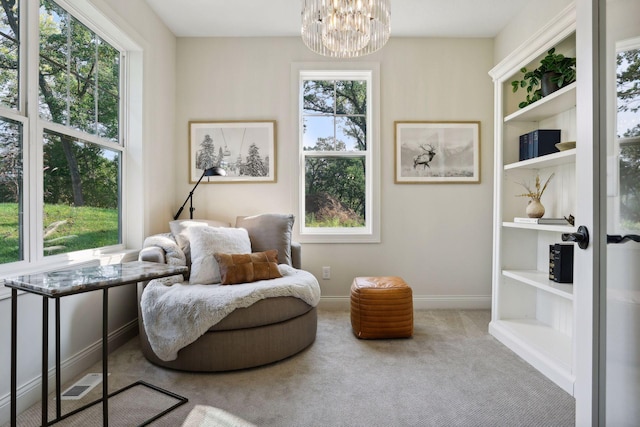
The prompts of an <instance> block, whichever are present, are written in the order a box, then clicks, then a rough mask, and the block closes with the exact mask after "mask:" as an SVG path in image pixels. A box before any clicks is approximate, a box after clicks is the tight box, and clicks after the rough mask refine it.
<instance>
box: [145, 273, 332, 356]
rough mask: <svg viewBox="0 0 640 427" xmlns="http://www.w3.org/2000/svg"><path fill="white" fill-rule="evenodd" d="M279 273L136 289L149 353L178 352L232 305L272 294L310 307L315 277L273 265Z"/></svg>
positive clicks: (316, 296)
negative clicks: (250, 279)
mask: <svg viewBox="0 0 640 427" xmlns="http://www.w3.org/2000/svg"><path fill="white" fill-rule="evenodd" d="M278 269H279V270H280V273H281V274H282V276H283V277H281V278H278V279H271V280H260V281H258V282H253V283H244V284H241V285H190V284H189V282H181V280H182V278H181V276H172V277H171V278H169V279H171V281H172V282H173V285H172V286H167V285H168V284H170V283H167V280H166V279H165V280H152V281H151V282H149V284H148V285H147V287H146V288H145V289H144V292H143V293H142V299H141V302H140V305H141V308H142V319H143V321H144V327H145V331H146V333H147V336H148V338H149V343H150V344H151V348H152V349H153V352H154V353H155V354H156V355H157V356H158V357H159V358H160V359H162V360H164V361H170V360H175V359H176V358H177V357H178V350H180V349H181V348H183V347H186V346H187V345H189V344H191V343H192V342H194V341H195V340H197V339H198V338H199V337H200V336H202V335H203V334H204V333H205V332H207V330H208V329H209V328H211V327H212V326H213V325H215V324H216V323H218V322H219V321H221V320H222V319H224V318H225V317H226V316H227V315H229V313H231V312H232V311H233V310H235V309H236V308H242V307H249V306H250V305H252V304H254V303H255V302H257V301H259V300H261V299H265V298H272V297H282V296H287V297H288V296H291V297H296V298H300V299H301V300H303V301H304V302H306V303H307V304H309V305H310V306H312V307H315V306H316V305H318V302H319V301H320V285H319V284H318V281H317V280H316V278H315V276H313V275H312V274H311V273H309V272H307V271H304V270H297V269H295V268H292V267H289V266H287V265H284V264H281V265H279V266H278Z"/></svg>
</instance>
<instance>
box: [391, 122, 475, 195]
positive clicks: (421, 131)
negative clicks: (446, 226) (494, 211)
mask: <svg viewBox="0 0 640 427" xmlns="http://www.w3.org/2000/svg"><path fill="white" fill-rule="evenodd" d="M394 128H395V129H394V131H395V182H396V184H431V183H478V182H480V122H479V121H471V122H417V121H414V122H399V121H397V122H395V123H394Z"/></svg>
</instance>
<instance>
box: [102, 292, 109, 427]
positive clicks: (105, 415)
mask: <svg viewBox="0 0 640 427" xmlns="http://www.w3.org/2000/svg"><path fill="white" fill-rule="evenodd" d="M108 329H109V288H104V289H103V290H102V420H103V421H102V425H103V426H105V427H107V426H108V425H109V386H108V378H109V373H108V372H107V371H108V368H107V366H108V363H107V361H108V359H109V341H108Z"/></svg>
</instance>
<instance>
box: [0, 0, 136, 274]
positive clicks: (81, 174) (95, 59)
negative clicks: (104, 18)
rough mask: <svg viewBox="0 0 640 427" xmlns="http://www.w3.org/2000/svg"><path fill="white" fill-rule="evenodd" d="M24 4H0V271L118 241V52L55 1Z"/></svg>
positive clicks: (123, 152) (120, 144) (121, 113)
mask: <svg viewBox="0 0 640 427" xmlns="http://www.w3.org/2000/svg"><path fill="white" fill-rule="evenodd" d="M26 4H27V1H26V0H22V1H11V0H9V1H2V2H1V5H0V49H1V51H0V235H2V237H3V245H2V247H0V266H1V265H9V264H12V263H19V262H26V263H28V264H34V263H38V262H40V261H42V260H43V259H45V258H55V257H60V256H62V254H67V255H68V254H70V253H80V252H82V251H88V250H90V251H95V250H96V249H101V248H102V249H104V248H107V247H118V246H120V245H121V244H122V241H123V238H122V234H123V233H122V205H123V204H122V196H121V193H122V191H121V189H122V186H123V182H122V177H123V173H122V169H123V168H122V165H123V159H124V157H125V156H126V150H125V147H124V144H123V138H122V132H121V129H122V119H121V118H122V117H124V116H125V111H123V110H124V109H125V107H124V103H123V102H122V97H121V88H122V87H123V83H124V82H123V78H122V76H123V72H122V70H123V62H124V61H123V58H124V54H123V51H122V49H120V48H116V47H114V46H113V44H112V43H108V42H107V41H105V39H104V38H103V37H102V36H101V35H99V34H98V32H97V30H96V29H91V28H89V27H88V26H87V25H85V23H83V22H82V21H81V20H80V18H81V16H74V14H72V13H71V12H70V10H68V9H69V8H66V7H64V6H65V5H66V3H64V2H63V1H60V2H56V1H54V0H40V1H39V9H27V8H26V7H24V6H26ZM31 5H32V4H31V3H29V6H31ZM27 13H37V14H38V15H39V16H38V19H29V18H28V16H27ZM31 22H39V25H38V28H30V27H29V23H31ZM35 52H38V54H37V55H35ZM27 57H29V58H37V59H38V61H37V62H35V61H33V62H32V61H26V60H25V58H27ZM27 96H29V97H32V98H27Z"/></svg>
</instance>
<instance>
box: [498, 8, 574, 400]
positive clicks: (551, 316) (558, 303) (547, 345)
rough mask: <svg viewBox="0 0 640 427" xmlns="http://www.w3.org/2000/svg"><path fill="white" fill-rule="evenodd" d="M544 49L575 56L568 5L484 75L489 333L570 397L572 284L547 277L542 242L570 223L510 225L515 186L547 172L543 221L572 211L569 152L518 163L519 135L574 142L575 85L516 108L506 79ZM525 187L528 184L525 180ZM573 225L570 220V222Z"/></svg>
mask: <svg viewBox="0 0 640 427" xmlns="http://www.w3.org/2000/svg"><path fill="white" fill-rule="evenodd" d="M551 47H556V51H558V52H561V53H564V54H565V55H570V56H575V8H572V7H569V8H567V9H565V10H564V11H563V12H562V14H561V15H560V16H559V17H558V18H557V19H556V20H554V21H553V22H551V23H550V24H549V25H548V26H547V27H546V28H544V29H542V30H541V31H540V32H539V33H537V35H536V36H535V37H533V38H531V39H529V40H528V41H527V42H525V43H524V44H523V45H522V46H521V47H520V48H519V49H517V50H516V51H514V52H513V53H512V55H510V56H508V57H507V58H505V60H504V61H502V62H501V63H500V64H498V65H497V66H496V67H495V68H494V69H493V70H491V72H490V73H489V74H490V75H491V77H492V78H493V81H494V96H495V103H494V105H495V141H494V142H495V146H494V149H495V162H494V164H495V170H494V192H495V194H494V239H493V241H494V244H493V295H492V314H491V323H490V324H489V332H490V333H491V334H492V335H493V336H495V337H496V338H497V339H498V340H500V341H501V342H502V343H503V344H505V345H506V346H507V347H509V348H510V349H511V350H513V351H514V352H515V353H517V354H518V355H519V356H520V357H522V358H523V359H524V360H526V361H527V362H529V363H530V364H531V365H533V366H534V367H535V368H537V369H538V370H539V371H540V372H542V373H543V374H545V375H546V376H547V377H548V378H550V379H551V380H552V381H554V382H555V383H556V384H558V385H559V386H560V387H561V388H563V389H564V390H565V391H567V392H568V393H570V394H572V395H573V392H574V383H575V375H574V366H575V354H574V350H573V349H574V347H575V338H574V337H575V322H574V319H575V303H574V287H575V286H576V284H564V283H556V282H554V281H551V280H549V273H548V271H549V270H548V268H549V245H551V244H553V243H561V242H562V241H561V235H562V233H572V232H575V231H576V228H575V227H573V226H570V225H566V226H565V225H539V224H523V223H516V222H514V217H517V216H525V212H524V210H525V208H526V198H524V199H523V198H522V197H515V196H517V195H518V194H522V193H523V192H524V191H523V188H522V186H521V185H520V183H522V182H525V181H527V180H531V179H532V177H533V178H535V176H536V175H539V176H540V178H541V180H545V179H546V177H548V176H549V175H551V174H552V173H553V174H554V178H553V179H552V180H551V181H550V184H549V186H548V187H547V190H546V191H545V193H544V195H543V197H542V203H543V205H544V206H545V208H546V211H547V213H546V214H545V216H547V217H562V216H568V215H569V214H571V215H574V217H576V221H578V218H579V212H576V211H575V207H576V182H575V170H576V149H571V150H566V151H559V152H556V153H553V154H548V155H545V156H540V157H537V158H534V159H529V160H524V161H518V157H519V156H518V154H519V153H518V151H519V143H518V141H519V135H522V134H524V133H527V132H530V131H532V130H534V129H561V141H575V140H576V138H575V135H576V118H575V111H576V109H575V106H576V86H577V85H576V83H572V84H571V85H568V86H566V87H564V88H561V89H560V90H558V91H556V92H554V93H553V94H551V95H549V96H547V97H545V98H542V99H541V100H539V101H537V102H535V103H533V104H531V105H529V106H527V107H525V108H522V109H518V108H517V104H518V101H520V100H522V99H521V98H522V97H523V94H522V92H516V93H515V94H513V93H512V90H511V85H510V82H511V81H512V80H515V79H516V78H519V76H520V69H521V68H522V67H527V69H533V68H535V67H537V65H538V64H539V61H540V58H541V57H542V56H544V54H546V52H547V50H549V49H550V48H551ZM529 182H530V181H529ZM576 223H577V222H576Z"/></svg>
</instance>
